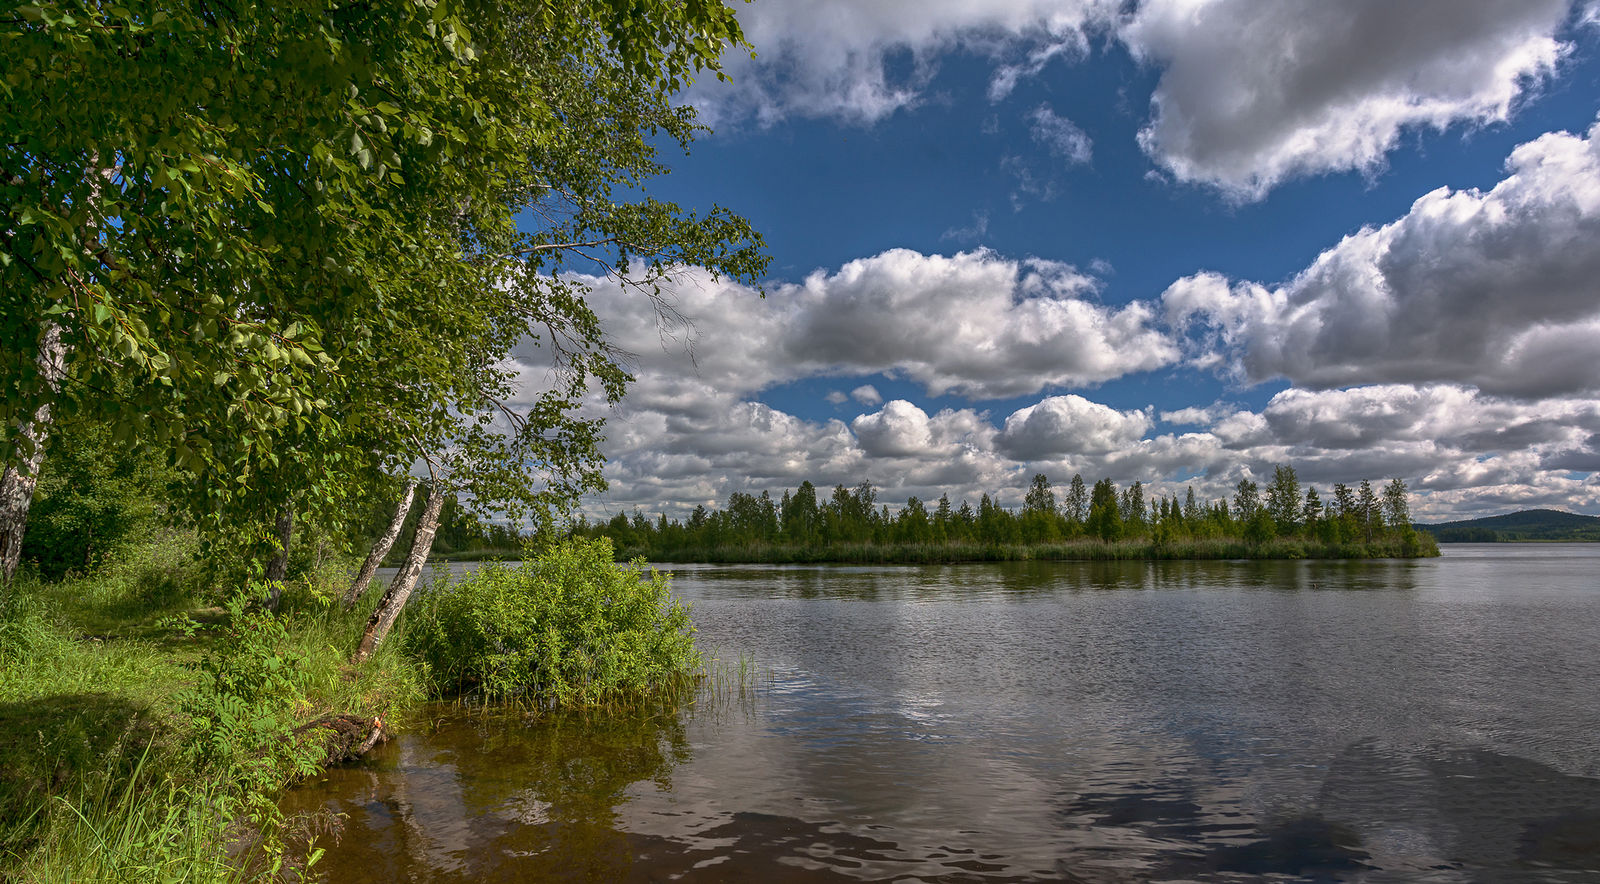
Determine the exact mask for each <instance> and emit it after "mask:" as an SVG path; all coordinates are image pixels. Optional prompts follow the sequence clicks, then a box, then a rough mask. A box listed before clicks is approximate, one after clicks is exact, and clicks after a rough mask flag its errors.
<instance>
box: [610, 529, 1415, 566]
mask: <svg viewBox="0 0 1600 884" xmlns="http://www.w3.org/2000/svg"><path fill="white" fill-rule="evenodd" d="M1437 555H1439V546H1438V544H1437V543H1435V542H1434V541H1433V538H1432V537H1430V536H1427V535H1425V534H1418V535H1415V536H1414V538H1413V539H1412V540H1410V541H1409V542H1408V541H1405V540H1402V539H1400V538H1389V539H1384V540H1378V541H1375V542H1373V543H1370V544H1365V543H1344V544H1334V543H1321V542H1317V541H1308V540H1301V539H1297V538H1289V539H1276V540H1269V541H1266V542H1264V543H1249V542H1246V541H1244V540H1238V539H1231V538H1211V539H1202V540H1187V539H1186V540H1178V541H1171V542H1167V543H1155V542H1153V541H1150V540H1147V539H1140V540H1122V541H1115V542H1111V543H1106V542H1103V541H1099V540H1074V541H1067V542H1062V543H1041V544H976V543H942V544H934V543H916V544H911V543H906V544H896V543H838V544H824V545H784V544H749V545H744V546H693V547H681V548H677V549H667V550H653V549H643V548H632V549H619V550H618V557H619V558H626V557H633V556H643V557H645V558H648V559H649V560H651V561H654V562H710V563H715V564H774V565H777V564H824V563H839V564H958V563H964V562H1022V561H1129V560H1149V559H1197V560H1203V559H1375V558H1426V557H1432V556H1437Z"/></svg>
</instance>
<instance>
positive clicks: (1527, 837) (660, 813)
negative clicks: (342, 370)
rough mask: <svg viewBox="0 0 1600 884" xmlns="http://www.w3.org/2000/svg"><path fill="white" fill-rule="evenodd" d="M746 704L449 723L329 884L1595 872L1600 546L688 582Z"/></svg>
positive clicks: (401, 766)
mask: <svg viewBox="0 0 1600 884" xmlns="http://www.w3.org/2000/svg"><path fill="white" fill-rule="evenodd" d="M678 575H679V576H678V578H677V581H676V584H675V586H676V589H677V591H678V592H679V593H680V594H681V595H682V596H684V597H686V598H688V599H689V600H691V602H692V603H693V611H694V619H695V622H696V624H697V625H698V627H699V629H700V638H701V642H702V644H703V645H705V646H709V647H715V648H719V649H721V651H722V653H723V655H724V656H725V657H726V656H731V655H733V654H738V653H743V654H745V655H748V656H750V657H753V658H754V659H755V660H756V661H758V663H759V666H760V667H761V668H762V670H764V671H769V673H770V675H769V676H768V677H763V678H762V679H761V680H760V683H759V688H760V689H759V690H758V691H757V692H756V693H755V694H754V695H748V694H747V695H746V696H744V697H742V698H741V697H739V696H731V697H730V696H726V695H724V696H722V697H720V698H718V697H710V696H703V697H701V698H700V700H699V701H698V702H697V703H694V704H688V705H685V706H683V707H682V708H676V709H671V710H665V711H660V712H657V713H655V714H640V715H632V716H610V717H600V716H588V717H583V716H569V717H564V718H544V719H538V720H526V719H524V718H522V717H520V716H514V715H510V716H508V715H502V716H498V717H484V716H481V715H479V716H473V715H470V714H462V713H460V712H457V711H453V710H450V709H447V708H440V709H439V710H437V712H436V715H435V720H434V722H433V724H432V726H430V727H428V728H423V729H420V730H421V731H423V732H414V733H410V734H407V735H405V736H402V737H401V738H400V739H398V740H397V741H394V742H391V743H390V744H389V745H388V746H386V747H384V748H383V749H382V750H381V751H380V752H378V753H377V754H376V755H375V757H374V758H373V759H372V760H371V761H370V762H368V763H366V764H364V765H362V766H358V767H352V768H349V769H345V770H338V771H332V772H330V773H329V775H328V776H327V778H326V781H324V782H318V783H311V784H308V785H307V786H306V787H304V788H301V789H299V790H297V791H296V792H295V793H293V794H292V795H291V796H290V797H289V798H288V799H287V801H286V806H288V807H289V808H290V809H295V810H300V809H310V808H316V807H319V806H320V807H325V808H328V809H332V810H334V811H337V812H338V813H341V814H344V815H345V818H344V821H343V826H342V832H341V833H340V836H339V839H338V841H337V843H336V844H333V843H331V842H329V841H327V840H325V841H324V842H323V843H325V844H327V845H328V846H329V850H328V853H327V855H326V857H325V858H324V859H323V861H322V862H321V863H320V864H319V868H320V869H321V870H323V871H324V873H325V875H326V877H327V879H328V880H331V881H339V882H345V881H351V882H360V881H542V880H562V881H568V880H595V881H610V880H626V881H668V880H685V881H743V880H749V881H834V880H839V881H843V880H895V881H918V880H920V881H991V880H995V881H1004V880H1061V881H1092V882H1099V881H1147V880H1156V881H1235V880H1238V881H1256V880H1310V881H1347V880H1348V881H1440V882H1457V881H1461V882H1465V881H1600V545H1590V546H1585V545H1538V546H1492V545H1486V546H1448V547H1446V555H1445V557H1444V558H1442V559H1436V560H1431V561H1419V562H1318V563H1304V562H1292V563H1259V562H1257V563H1245V562H1231V563H1230V562H1210V563H1196V562H1179V563H1153V564H1151V563H1132V564H1101V563H1093V564H1091V563H1084V564H1016V565H974V566H950V567H912V568H893V567H871V568H853V567H688V568H680V569H679V570H678Z"/></svg>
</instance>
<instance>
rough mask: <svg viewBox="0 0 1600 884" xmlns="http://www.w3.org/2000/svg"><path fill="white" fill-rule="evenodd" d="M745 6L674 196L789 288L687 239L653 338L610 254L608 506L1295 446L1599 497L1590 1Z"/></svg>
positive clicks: (1491, 505) (593, 506)
mask: <svg viewBox="0 0 1600 884" xmlns="http://www.w3.org/2000/svg"><path fill="white" fill-rule="evenodd" d="M739 13H740V17H741V21H742V22H743V23H744V25H745V28H746V31H747V33H748V34H749V36H750V38H751V40H752V42H753V43H754V46H755V50H756V53H757V58H755V59H746V58H743V57H732V58H730V60H729V65H728V67H729V74H730V77H731V83H729V84H721V83H716V82H714V81H708V82H706V83H703V84H700V85H697V86H696V87H694V88H693V89H692V90H690V92H689V93H687V95H686V96H685V100H686V101H688V102H690V103H693V104H694V105H695V106H696V107H697V108H698V109H699V110H700V112H701V114H702V117H703V118H705V119H706V120H707V122H708V123H709V124H710V125H711V126H712V127H713V128H714V130H715V131H714V133H713V134H710V135H707V136H704V137H703V138H701V139H700V140H699V141H697V142H696V143H695V145H694V146H693V150H692V152H691V154H690V155H689V156H687V157H682V158H679V157H675V156H668V157H667V160H668V162H669V164H670V165H671V166H672V169H673V171H672V173H671V174H670V175H668V176H666V177H664V178H662V179H659V180H658V181H656V182H654V183H653V184H652V186H651V191H652V192H653V193H654V194H655V195H657V196H660V197H664V198H667V199H672V200H675V201H677V202H679V203H681V204H683V205H685V206H686V207H694V208H702V209H703V208H709V207H710V206H711V205H712V204H720V205H724V206H727V207H729V208H732V209H734V210H735V211H738V212H740V213H741V214H743V215H745V216H746V217H747V218H749V219H750V220H751V221H752V222H754V224H755V225H756V227H757V228H758V229H760V230H761V231H762V232H763V233H764V234H765V236H766V238H767V243H768V246H769V250H770V253H771V255H772V258H773V261H772V267H771V271H770V279H769V280H768V281H767V283H766V284H765V288H766V290H767V297H766V298H765V299H761V298H757V297H756V296H755V295H754V293H753V292H751V291H749V290H747V289H743V288H742V287H739V286H731V285H729V284H727V283H726V282H713V281H711V280H710V279H709V278H708V277H706V276H705V274H703V273H701V272H697V271H695V270H694V269H692V268H691V269H688V270H686V271H685V273H684V274H683V276H682V277H681V280H680V282H679V284H678V286H677V287H676V291H675V292H673V293H672V294H671V297H672V299H673V303H674V305H675V306H676V307H677V308H678V309H679V310H680V311H681V312H682V313H683V315H684V316H686V317H687V318H688V319H690V320H691V326H690V327H688V328H668V329H666V334H663V329H662V327H661V326H660V324H659V323H658V322H657V321H656V320H657V318H656V316H655V314H654V313H653V312H652V311H651V310H650V309H649V307H648V305H644V304H639V303H637V302H636V300H634V299H630V298H629V297H628V296H627V295H626V293H625V292H623V291H622V290H620V289H618V288H617V287H616V286H614V285H612V284H611V283H610V282H609V281H607V280H603V279H597V280H593V281H592V282H593V284H594V287H595V297H594V303H595V304H596V306H597V308H598V309H599V310H600V312H601V314H602V317H603V318H604V319H605V321H606V323H607V328H608V330H609V331H610V332H611V333H612V334H613V336H614V337H615V338H616V339H617V340H618V341H619V342H620V343H622V344H623V345H624V346H626V347H628V348H629V349H630V350H632V351H633V352H635V353H636V354H638V358H637V360H636V362H635V365H634V370H635V373H636V375H637V376H638V382H637V384H636V385H635V389H634V391H633V392H632V393H631V394H630V396H629V398H628V399H627V400H626V401H625V402H624V403H623V406H622V408H621V410H620V411H619V413H618V414H617V415H616V416H614V418H613V419H612V421H611V425H610V432H609V434H608V436H609V438H608V442H607V453H608V455H609V457H610V463H609V465H608V467H607V475H608V477H609V479H610V480H611V484H612V489H611V490H610V491H609V492H608V493H607V494H605V495H603V496H600V497H597V498H596V499H594V500H593V501H591V502H590V506H589V509H590V512H591V514H595V515H600V514H605V513H611V512H618V511H623V512H627V511H632V510H634V509H640V510H643V511H645V512H647V513H655V512H662V511H665V512H668V513H670V514H673V515H678V514H681V513H682V512H683V511H684V510H686V509H687V508H690V507H693V506H694V505H696V504H700V503H705V504H709V505H714V504H718V503H720V502H721V501H723V500H725V499H726V497H727V494H728V493H729V492H731V491H735V490H753V491H759V490H761V489H764V488H766V489H771V490H772V491H773V493H774V494H775V495H776V494H778V493H780V492H781V490H783V489H784V488H792V487H794V486H795V485H797V484H798V483H799V482H800V481H801V480H802V479H808V478H809V479H811V480H812V481H814V482H817V483H818V484H833V483H836V482H842V483H845V484H854V483H855V482H858V481H862V480H868V481H871V482H873V483H874V484H875V485H877V486H879V488H880V489H882V490H881V494H880V496H881V498H882V499H884V500H886V501H889V502H891V503H896V502H900V501H903V500H904V499H905V498H906V496H908V495H910V494H917V495H919V496H923V497H930V496H931V497H937V496H938V494H939V493H940V492H941V491H949V492H950V493H951V496H952V498H953V499H959V498H961V497H969V498H972V499H976V495H977V494H978V493H981V492H983V491H988V492H990V493H998V494H1000V496H1001V498H1002V500H1006V501H1008V502H1013V503H1014V502H1016V501H1014V500H1011V498H1015V499H1016V500H1020V497H1021V494H1022V491H1023V490H1024V488H1025V486H1026V483H1027V479H1028V477H1030V476H1031V475H1032V474H1033V473H1035V472H1044V473H1046V475H1048V476H1049V477H1050V478H1051V479H1052V480H1053V481H1055V482H1057V483H1064V482H1066V481H1067V480H1069V479H1070V478H1071V476H1072V474H1073V473H1074V472H1079V473H1082V474H1083V476H1084V477H1085V479H1088V480H1090V481H1093V480H1095V479H1098V478H1101V477H1103V476H1110V477H1112V478H1114V479H1117V480H1118V481H1119V482H1122V483H1126V482H1130V481H1132V480H1134V479H1140V480H1142V481H1144V482H1145V483H1146V484H1147V485H1155V486H1156V487H1157V489H1159V490H1162V491H1171V492H1175V493H1178V494H1180V495H1181V493H1182V490H1183V487H1184V486H1185V485H1190V484H1192V485H1194V486H1195V488H1196V491H1197V493H1200V494H1201V495H1202V496H1221V495H1223V494H1224V493H1226V491H1227V490H1228V489H1229V488H1231V486H1232V485H1233V484H1234V483H1236V482H1237V481H1238V479H1239V478H1242V477H1247V476H1253V477H1255V478H1258V479H1259V478H1260V477H1261V475H1262V474H1263V473H1265V474H1267V475H1270V472H1271V468H1272V466H1273V465H1274V464H1276V463H1285V462H1287V463H1291V464H1294V465H1295V466H1296V468H1297V469H1298V470H1299V471H1300V472H1301V474H1302V477H1303V478H1305V479H1308V480H1310V481H1311V482H1312V483H1313V484H1316V485H1318V486H1320V487H1322V488H1323V489H1324V490H1326V488H1327V486H1329V485H1331V484H1332V483H1333V482H1339V481H1343V482H1351V483H1353V482H1357V481H1360V480H1361V479H1363V478H1369V479H1373V480H1387V479H1388V478H1392V477H1395V476H1398V477H1400V478H1403V479H1405V480H1406V481H1407V483H1408V484H1409V485H1411V487H1412V488H1413V490H1414V492H1415V495H1414V506H1415V507H1416V509H1417V510H1418V513H1419V515H1420V516H1422V517H1424V518H1451V517H1461V516H1472V515H1481V514H1490V513H1494V512H1502V511H1507V510H1511V509H1519V508H1525V507H1531V506H1557V507H1561V508H1566V509H1573V510H1577V511H1583V512H1600V479H1597V474H1596V472H1595V471H1596V470H1600V397H1597V393H1600V236H1596V234H1597V233H1600V130H1597V131H1596V132H1591V127H1593V126H1594V125H1595V121H1596V115H1597V112H1600V24H1597V21H1600V6H1597V5H1595V4H1592V3H1589V4H1585V3H1575V2H1570V0H1471V2H1468V0H1416V2H1413V3H1408V4H1393V3H1389V2H1382V0H1352V2H1348V3H1339V4H1326V3H1319V2H1315V0H1271V2H1264V0H1145V2H1140V3H1122V2H1096V0H992V2H975V0H974V2H962V0H930V2H920V3H914V2H899V0H876V2H870V3H869V2H865V0H856V2H847V0H805V2H802V0H756V2H754V3H750V4H745V5H741V6H739ZM1441 188H1444V189H1445V190H1441ZM691 354H692V358H691Z"/></svg>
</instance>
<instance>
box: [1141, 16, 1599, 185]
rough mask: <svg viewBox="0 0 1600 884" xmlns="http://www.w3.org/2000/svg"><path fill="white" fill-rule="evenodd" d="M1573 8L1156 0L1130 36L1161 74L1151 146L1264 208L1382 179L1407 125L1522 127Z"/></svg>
mask: <svg viewBox="0 0 1600 884" xmlns="http://www.w3.org/2000/svg"><path fill="white" fill-rule="evenodd" d="M1570 9H1571V3H1570V0H1406V2H1398V3H1397V2H1394V0H1341V2H1337V3H1329V2H1324V0H1272V2H1259V0H1146V2H1143V3H1141V4H1140V5H1139V7H1138V9H1137V11H1136V12H1134V13H1133V15H1132V16H1131V17H1130V18H1129V19H1128V20H1127V21H1126V22H1125V23H1124V24H1123V26H1122V27H1121V29H1120V32H1119V33H1120V37H1121V39H1122V40H1123V41H1124V42H1126V44H1127V45H1128V47H1129V49H1130V50H1131V51H1132V52H1134V54H1135V55H1136V56H1138V57H1140V58H1142V59H1145V60H1146V61H1148V62H1150V63H1152V64H1155V65H1157V66H1159V67H1160V68H1161V69H1162V75H1161V81H1160V84H1159V85H1158V86H1157V87H1156V91H1155V94H1154V96H1153V97H1152V100H1151V101H1152V119H1151V121H1150V124H1149V125H1148V126H1147V127H1146V128H1145V129H1144V130H1143V131H1142V132H1141V133H1140V141H1141V143H1142V145H1143V146H1144V148H1145V150H1146V151H1147V152H1148V153H1149V154H1150V155H1151V156H1152V157H1153V158H1154V159H1155V160H1156V161H1157V162H1158V163H1159V164H1160V165H1162V166H1163V167H1164V168H1166V169H1167V170H1168V171H1170V172H1171V173H1172V174H1173V175H1174V176H1175V177H1176V178H1177V179H1178V180H1180V181H1193V182H1202V183H1205V184H1210V185H1215V186H1217V187H1219V188H1221V189H1222V190H1224V191H1226V192H1227V193H1229V194H1230V195H1232V196H1233V197H1235V198H1237V199H1255V198H1259V197H1261V196H1262V195H1264V194H1265V193H1266V192H1267V191H1268V190H1270V189H1271V188H1272V187H1273V186H1274V185H1275V184H1277V183H1278V182H1280V181H1282V180H1284V179H1286V178H1290V177H1293V176H1297V175H1307V174H1318V173H1322V172H1330V171H1344V170H1352V169H1354V170H1370V169H1373V168H1376V167H1378V166H1379V165H1381V163H1382V162H1383V158H1384V155H1385V154H1386V153H1387V152H1388V151H1389V150H1390V149H1391V148H1392V147H1394V145H1395V144H1396V142H1397V141H1398V140H1399V139H1400V137H1401V135H1402V133H1403V132H1404V131H1405V130H1406V129H1407V127H1417V126H1426V127H1431V128H1435V129H1442V128H1445V127H1448V126H1450V125H1453V124H1457V123H1467V124H1471V125H1482V124H1487V123H1492V122H1498V121H1503V120H1505V119H1507V118H1508V117H1509V115H1510V114H1511V112H1512V111H1513V109H1514V108H1515V105H1516V102H1517V101H1518V99H1520V98H1521V97H1523V96H1524V95H1525V94H1526V93H1527V92H1528V90H1529V89H1531V88H1534V87H1535V86H1536V85H1537V84H1538V83H1539V81H1541V80H1542V79H1544V78H1545V77H1547V76H1549V75H1550V74H1551V73H1552V72H1553V71H1554V70H1555V69H1556V66H1557V63H1558V62H1559V61H1560V60H1561V58H1562V57H1563V56H1564V54H1565V53H1566V52H1567V51H1568V49H1569V47H1568V45H1567V44H1565V43H1563V42H1562V41H1561V40H1560V39H1559V37H1558V34H1559V32H1560V31H1561V29H1562V27H1563V26H1564V25H1565V23H1566V22H1567V19H1568V16H1569V11H1570Z"/></svg>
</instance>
